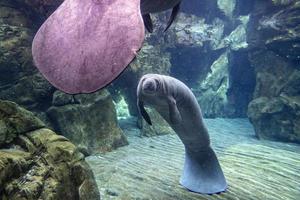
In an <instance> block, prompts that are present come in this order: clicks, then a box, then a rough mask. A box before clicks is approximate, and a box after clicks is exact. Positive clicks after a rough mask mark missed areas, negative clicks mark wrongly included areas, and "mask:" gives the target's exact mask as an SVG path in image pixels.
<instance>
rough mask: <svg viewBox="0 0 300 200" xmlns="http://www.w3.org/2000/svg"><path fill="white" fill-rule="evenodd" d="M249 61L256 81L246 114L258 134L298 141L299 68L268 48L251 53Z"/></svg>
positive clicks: (299, 138) (275, 138)
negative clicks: (254, 72) (253, 68)
mask: <svg viewBox="0 0 300 200" xmlns="http://www.w3.org/2000/svg"><path fill="white" fill-rule="evenodd" d="M270 60H272V62H271V63H270V62H269V61H270ZM251 63H252V64H253V65H254V66H255V68H256V82H257V83H256V88H255V92H254V100H253V101H251V103H250V104H249V107H248V117H249V118H250V121H251V122H252V124H253V126H254V128H255V132H256V135H257V137H258V138H263V139H273V140H280V141H288V142H298V143H299V142H300V137H299V136H300V129H299V121H300V114H299V113H300V109H299V108H300V107H299V105H300V70H299V69H297V68H295V66H294V64H293V63H290V62H288V61H287V60H286V59H285V58H282V57H280V56H278V55H277V54H275V53H274V52H270V51H267V52H256V54H254V53H253V55H251Z"/></svg>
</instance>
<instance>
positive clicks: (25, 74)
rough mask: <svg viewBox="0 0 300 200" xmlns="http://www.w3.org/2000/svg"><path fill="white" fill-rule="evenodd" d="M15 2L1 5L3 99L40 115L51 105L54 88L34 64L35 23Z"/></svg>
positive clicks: (0, 83) (0, 88)
mask: <svg viewBox="0 0 300 200" xmlns="http://www.w3.org/2000/svg"><path fill="white" fill-rule="evenodd" d="M24 10H26V9H21V8H18V7H17V4H14V3H13V2H11V1H5V2H3V4H1V5H0V24H1V25H0V55H1V56H0V98H1V99H6V100H11V101H14V102H16V103H18V104H20V105H22V106H24V107H25V108H27V109H29V110H32V111H36V112H40V111H41V110H43V108H44V107H47V105H49V104H50V103H51V98H52V93H53V91H54V88H53V87H52V86H51V85H50V84H49V83H48V82H47V81H46V80H45V79H44V78H43V77H42V76H41V75H40V74H38V72H37V70H36V68H35V67H34V65H33V61H32V56H31V42H32V38H33V33H34V30H33V29H34V23H35V22H34V21H33V20H32V19H31V18H30V17H29V16H30V14H29V13H28V12H26V11H24Z"/></svg>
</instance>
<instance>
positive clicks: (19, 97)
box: [0, 0, 127, 153]
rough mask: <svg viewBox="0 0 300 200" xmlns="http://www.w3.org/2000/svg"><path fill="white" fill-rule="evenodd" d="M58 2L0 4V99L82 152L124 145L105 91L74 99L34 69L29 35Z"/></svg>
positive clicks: (32, 0) (27, 0) (20, 0)
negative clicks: (32, 116)
mask: <svg viewBox="0 0 300 200" xmlns="http://www.w3.org/2000/svg"><path fill="white" fill-rule="evenodd" d="M61 2H62V1H61V0H0V99H5V100H11V101H14V102H16V103H18V104H20V105H22V106H24V107H25V108H27V109H29V110H30V111H33V112H34V113H35V114H36V115H37V116H38V117H39V118H40V119H42V120H43V121H44V122H45V123H46V124H47V126H48V127H52V128H53V129H54V130H55V131H56V132H58V133H61V134H64V135H65V136H66V137H68V138H69V139H71V140H72V142H74V143H75V144H77V145H80V147H82V149H83V150H85V152H86V153H95V152H97V151H99V150H101V151H106V150H112V149H114V148H117V147H119V146H123V145H126V144H127V140H126V138H125V136H124V135H123V133H122V131H121V129H120V128H119V126H118V124H117V121H116V120H117V118H116V114H115V107H114V105H113V101H112V98H111V96H110V94H109V93H108V91H107V90H103V91H101V92H99V93H96V94H94V95H92V96H89V95H80V96H76V97H74V98H73V97H72V96H70V95H66V94H61V93H59V91H56V89H55V88H54V87H53V86H52V85H50V84H49V83H48V81H46V80H45V79H44V78H43V76H42V75H41V74H40V73H39V72H38V71H37V69H36V68H35V67H34V64H33V61H32V56H31V43H32V40H33V36H34V34H35V32H36V31H37V29H38V28H39V26H40V25H41V23H42V22H43V21H44V20H45V19H46V17H47V16H48V15H50V14H51V13H52V12H53V10H54V9H55V8H56V7H57V6H58V5H59V4H60V3H61ZM73 100H74V101H73ZM68 118H70V119H68Z"/></svg>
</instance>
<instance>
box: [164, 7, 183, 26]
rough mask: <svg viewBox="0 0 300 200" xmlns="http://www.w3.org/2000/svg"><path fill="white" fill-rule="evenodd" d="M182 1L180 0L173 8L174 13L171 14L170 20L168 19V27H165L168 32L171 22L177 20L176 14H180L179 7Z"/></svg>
mask: <svg viewBox="0 0 300 200" xmlns="http://www.w3.org/2000/svg"><path fill="white" fill-rule="evenodd" d="M180 3H181V2H179V3H178V4H177V5H176V6H175V7H174V8H173V10H172V14H171V16H170V19H169V21H168V23H167V27H166V28H165V30H164V32H166V31H167V30H168V29H169V27H170V26H171V24H172V23H173V21H174V20H175V18H176V16H177V15H178V13H179V9H180Z"/></svg>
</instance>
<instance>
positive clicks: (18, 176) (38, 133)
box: [0, 100, 100, 200]
mask: <svg viewBox="0 0 300 200" xmlns="http://www.w3.org/2000/svg"><path fill="white" fill-rule="evenodd" d="M0 124H1V125H0V126H1V132H0V138H1V142H0V185H1V187H0V199H12V200H13V199H28V200H29V199H30V200H34V199H91V200H96V199H100V195H99V191H98V189H97V185H96V182H95V179H94V175H93V172H92V171H91V169H90V167H89V166H88V164H87V163H86V162H85V160H84V156H83V155H82V154H81V153H80V152H79V151H78V149H77V148H76V146H75V145H73V144H72V143H70V142H69V140H68V139H66V138H65V137H63V136H60V135H56V134H55V133H54V132H53V131H51V130H49V129H47V128H44V124H43V123H42V122H41V121H40V120H39V119H37V118H35V117H34V115H33V114H32V113H31V112H29V111H27V110H25V109H23V108H21V107H19V106H18V105H17V104H15V103H13V102H9V101H2V100H1V101H0Z"/></svg>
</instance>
